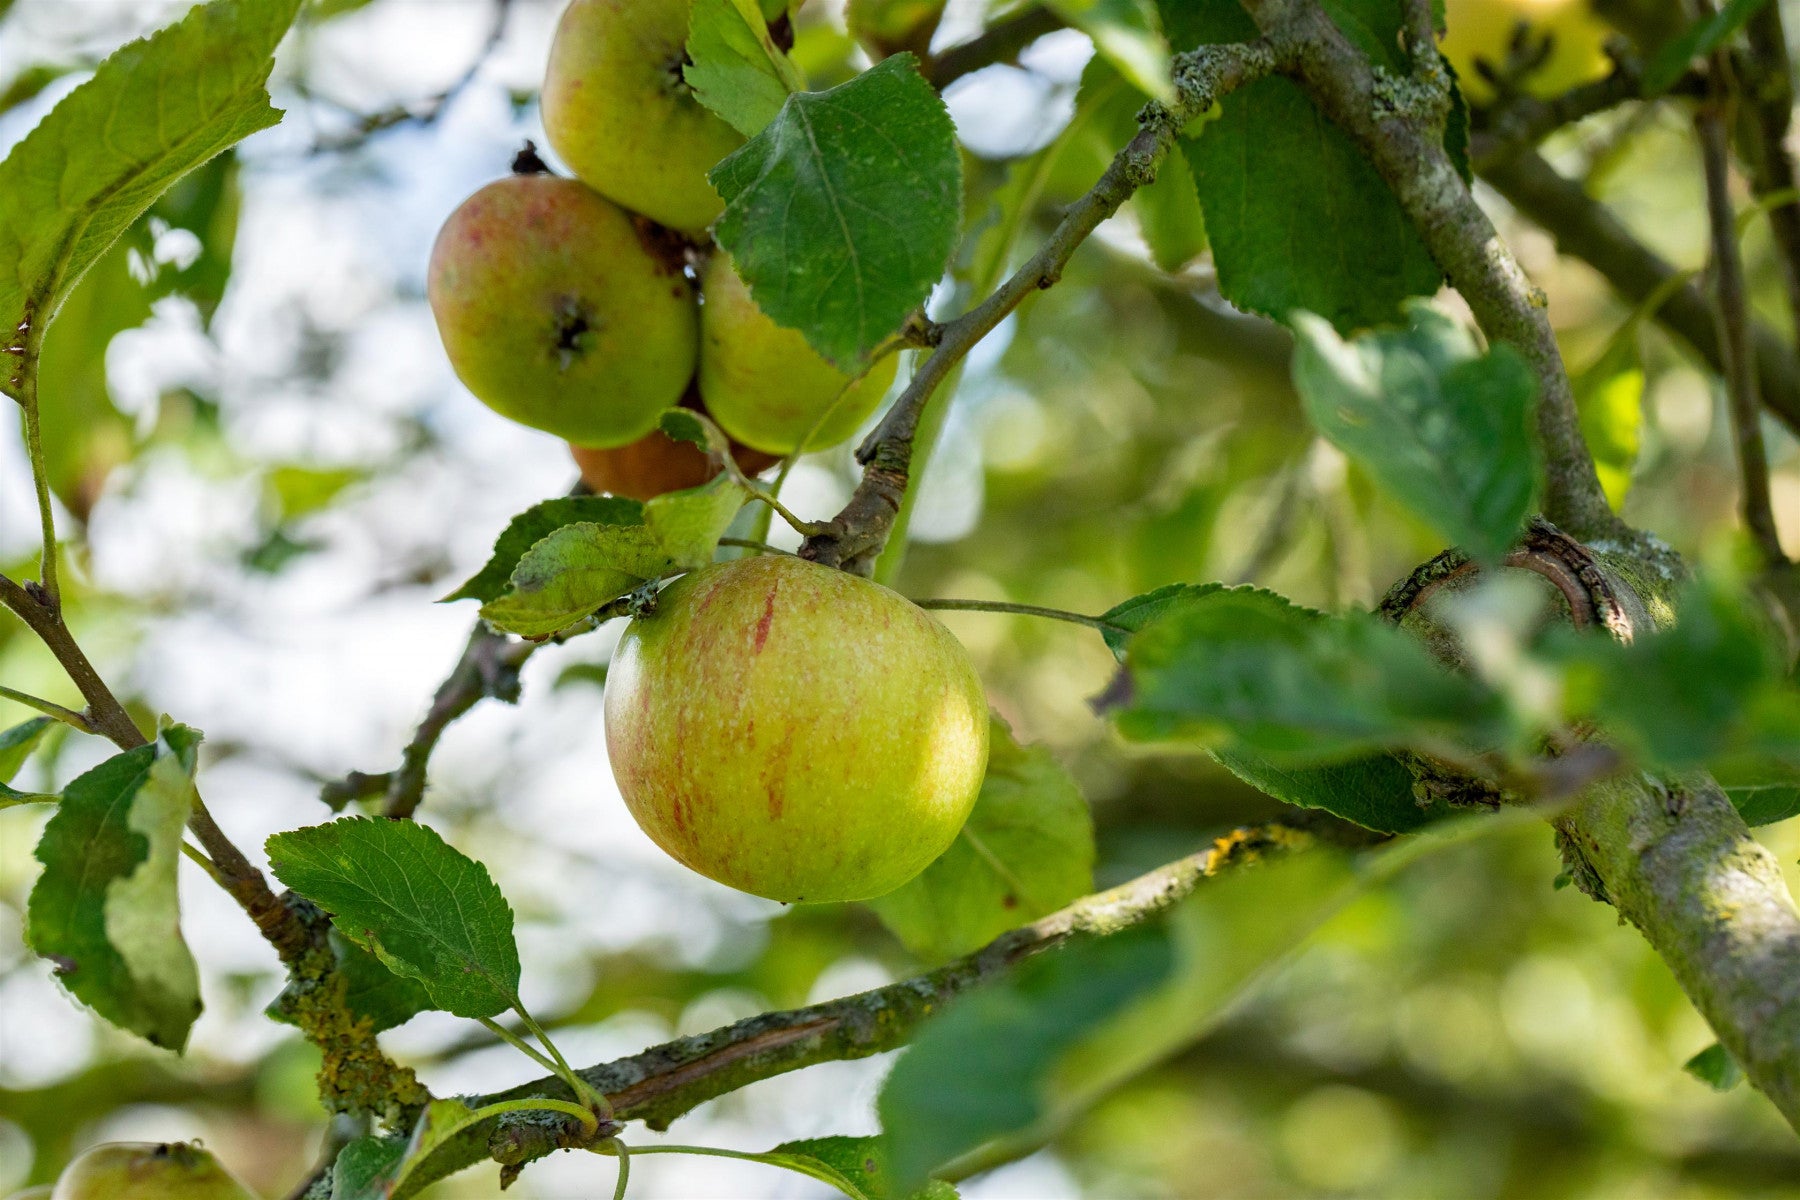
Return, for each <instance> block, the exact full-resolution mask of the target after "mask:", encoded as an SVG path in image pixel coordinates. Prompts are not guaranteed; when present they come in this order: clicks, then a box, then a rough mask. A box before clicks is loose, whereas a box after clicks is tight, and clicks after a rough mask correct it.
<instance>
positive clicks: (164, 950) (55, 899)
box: [26, 725, 200, 1051]
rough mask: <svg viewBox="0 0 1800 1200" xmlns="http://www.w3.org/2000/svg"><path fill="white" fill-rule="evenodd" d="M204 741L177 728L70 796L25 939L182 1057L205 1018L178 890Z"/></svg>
mask: <svg viewBox="0 0 1800 1200" xmlns="http://www.w3.org/2000/svg"><path fill="white" fill-rule="evenodd" d="M199 743H200V735H199V734H198V733H196V732H194V731H193V730H191V729H188V728H187V727H186V726H182V725H172V726H170V727H169V728H167V729H165V730H164V731H163V732H162V734H161V735H160V736H159V737H158V738H157V740H156V741H155V742H152V743H151V744H149V745H147V746H142V747H139V748H138V749H136V750H128V751H126V752H124V753H122V754H117V755H114V756H113V757H112V758H109V759H107V760H106V761H105V762H103V763H101V764H100V765H99V766H97V767H95V768H93V769H92V770H91V771H88V772H87V773H86V774H83V775H81V776H79V777H78V778H76V779H75V780H73V781H72V782H71V783H70V784H69V785H68V787H66V788H64V789H63V793H62V803H61V804H59V805H58V806H57V809H56V812H55V814H54V815H52V816H51V818H50V821H49V824H47V825H46V826H45V827H44V834H43V837H42V838H41V839H40V840H39V841H38V846H37V853H36V858H37V860H38V862H40V863H42V864H43V867H44V871H43V874H42V875H40V876H39V877H38V881H37V884H36V886H34V887H33V888H32V889H31V901H30V905H29V907H28V910H27V914H26V940H27V941H28V942H29V943H30V945H31V948H32V949H33V950H34V951H36V952H37V953H38V954H39V955H41V956H42V957H44V958H47V959H49V960H50V961H51V962H53V963H55V964H56V968H57V973H58V975H59V976H60V977H61V979H62V981H63V984H64V986H66V987H67V988H68V989H69V991H70V992H72V993H74V995H75V997H76V998H77V999H79V1000H80V1001H82V1003H84V1004H86V1005H88V1007H90V1008H92V1009H93V1010H94V1011H95V1012H97V1013H99V1014H100V1015H101V1016H102V1017H105V1018H106V1019H107V1020H108V1021H111V1022H112V1023H113V1024H114V1025H117V1026H119V1027H120V1028H121V1029H125V1030H129V1031H130V1032H132V1033H135V1034H137V1035H139V1036H140V1037H142V1038H144V1039H145V1040H146V1041H148V1042H150V1043H151V1044H152V1045H156V1046H162V1047H164V1048H166V1049H170V1050H176V1051H179V1050H181V1049H182V1047H183V1046H185V1045H186V1044H187V1036H188V1030H189V1029H190V1028H191V1027H192V1026H193V1023H194V1019H195V1018H196V1017H198V1016H199V1015H200V983H199V975H198V972H197V970H196V968H195V966H194V959H193V956H192V955H191V954H190V953H189V952H188V947H187V943H186V942H185V941H184V940H183V939H182V936H181V909H180V903H179V901H178V899H177V896H176V881H175V875H176V866H177V864H178V862H179V860H180V858H181V836H182V830H183V829H184V828H185V827H186V825H187V819H188V816H189V814H190V813H191V812H192V811H193V805H194V799H195V795H194V759H195V754H196V751H197V750H198V747H199Z"/></svg>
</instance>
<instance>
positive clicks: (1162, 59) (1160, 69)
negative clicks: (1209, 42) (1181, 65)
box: [1046, 0, 1175, 103]
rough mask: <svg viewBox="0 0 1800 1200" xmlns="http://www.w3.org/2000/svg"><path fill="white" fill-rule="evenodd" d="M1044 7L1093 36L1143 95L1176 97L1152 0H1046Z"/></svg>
mask: <svg viewBox="0 0 1800 1200" xmlns="http://www.w3.org/2000/svg"><path fill="white" fill-rule="evenodd" d="M1046 7H1047V8H1050V9H1053V10H1054V11H1055V12H1056V14H1057V15H1058V16H1060V17H1061V18H1062V19H1063V20H1065V21H1067V22H1068V23H1069V24H1071V25H1073V26H1074V27H1075V28H1077V29H1079V30H1081V31H1082V32H1083V33H1085V34H1087V35H1088V36H1089V37H1090V38H1092V39H1093V40H1094V49H1095V50H1096V51H1097V52H1098V53H1099V55H1100V57H1101V58H1103V59H1105V60H1106V61H1107V62H1108V63H1109V64H1111V65H1112V66H1113V67H1114V68H1115V69H1116V70H1118V71H1119V72H1120V73H1121V74H1122V75H1124V76H1125V78H1127V79H1129V80H1130V81H1131V82H1132V84H1133V85H1134V86H1136V87H1137V89H1138V90H1139V91H1141V92H1143V93H1144V94H1145V95H1146V96H1149V97H1151V98H1152V99H1155V100H1161V101H1163V102H1164V103H1167V102H1169V101H1171V100H1173V99H1174V98H1175V84H1174V81H1173V80H1172V79H1171V78H1170V73H1169V41H1168V39H1167V38H1165V37H1164V36H1163V31H1162V21H1161V19H1160V18H1159V17H1158V16H1157V12H1156V4H1155V2H1154V0H1047V3H1046Z"/></svg>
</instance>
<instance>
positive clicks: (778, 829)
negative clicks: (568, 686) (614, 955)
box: [606, 555, 988, 902]
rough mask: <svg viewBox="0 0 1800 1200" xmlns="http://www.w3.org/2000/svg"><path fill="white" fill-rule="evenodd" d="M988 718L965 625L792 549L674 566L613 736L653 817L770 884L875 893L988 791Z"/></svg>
mask: <svg viewBox="0 0 1800 1200" xmlns="http://www.w3.org/2000/svg"><path fill="white" fill-rule="evenodd" d="M987 736H988V715H987V701H986V698H985V696H984V695H983V692H982V688H981V681H980V679H979V678H978V677H977V676H976V674H975V667H974V664H973V663H972V662H970V660H969V656H968V653H967V652H966V651H965V650H964V649H963V648H962V645H961V643H959V642H958V641H957V640H956V639H955V638H954V637H953V636H952V635H951V634H950V631H949V630H947V629H945V628H944V627H943V625H941V624H939V623H938V621H937V620H936V619H934V618H933V617H932V616H931V615H930V614H929V613H927V612H925V610H923V609H921V608H919V607H918V606H916V605H914V604H913V603H912V602H910V601H908V600H907V599H906V598H905V597H903V596H901V595H899V594H897V593H895V592H892V591H889V590H888V589H887V588H884V587H882V586H881V585H880V584H876V583H871V582H869V581H868V580H866V579H861V578H858V577H857V576H854V575H850V574H847V573H846V572H843V571H835V570H831V569H828V568H826V567H821V566H818V565H816V564H814V563H810V562H806V561H803V560H801V559H798V558H791V557H788V556H786V555H767V556H762V557H757V558H747V559H741V560H739V561H737V562H729V563H720V564H717V565H714V566H710V567H706V568H703V569H701V570H699V571H696V572H694V573H693V574H691V575H687V576H684V577H683V578H681V579H679V580H677V581H676V582H675V583H674V584H672V585H670V587H669V588H668V589H667V590H665V591H664V592H663V594H662V597H661V599H660V601H659V602H658V604H657V608H656V611H655V612H654V613H653V614H651V615H649V616H647V617H644V618H642V619H639V620H636V621H633V622H632V623H631V626H630V628H628V629H627V630H626V631H625V636H624V638H623V639H622V640H621V641H620V642H619V648H618V650H617V652H616V653H615V654H614V655H613V660H612V666H611V668H610V669H609V671H608V673H607V680H606V745H607V750H608V752H609V754H610V756H611V759H612V767H613V773H614V775H615V776H616V778H617V779H618V783H619V791H620V792H621V793H622V794H623V795H624V797H625V803H626V804H627V805H628V806H629V807H630V809H631V813H632V815H633V816H634V817H636V818H637V821H638V824H639V825H641V826H642V827H643V829H644V832H646V833H648V834H649V835H650V837H651V838H652V839H653V840H654V841H655V842H656V844H657V845H659V846H661V847H662V848H663V849H664V850H666V851H668V852H669V853H670V854H671V855H673V856H674V857H675V858H676V859H678V860H680V861H681V862H683V863H685V864H687V865H688V866H689V867H692V868H693V869H694V870H696V871H698V872H700V873H701V874H702V875H706V876H709V877H711V878H713V879H716V880H718V881H719V882H720V883H725V884H729V885H730V886H732V887H735V888H738V889H740V890H742V891H746V892H753V893H755V894H756V895H759V896H767V897H768V898H770V899H772V900H782V901H788V902H798V901H802V900H809V901H826V900H866V899H869V898H871V897H874V896H879V895H881V894H883V893H885V892H889V891H892V890H893V889H894V888H897V887H899V886H900V885H901V884H903V883H905V882H906V881H907V880H909V879H911V878H912V877H913V876H914V875H917V874H918V873H919V872H920V871H922V870H924V869H925V867H926V866H927V865H928V864H929V863H930V862H931V860H932V859H934V858H936V857H937V856H938V855H939V854H940V853H942V852H943V851H944V849H945V848H947V847H948V846H949V845H950V843H951V842H952V841H953V840H954V839H955V837H956V834H957V831H958V830H959V829H961V828H962V825H963V821H964V820H965V819H966V818H967V817H968V815H969V809H970V808H971V807H972V806H973V805H974V803H975V796H976V793H977V792H979V791H980V789H981V778H982V773H983V770H984V769H985V767H986V765H987Z"/></svg>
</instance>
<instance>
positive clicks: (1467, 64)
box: [1443, 0, 1612, 104]
mask: <svg viewBox="0 0 1800 1200" xmlns="http://www.w3.org/2000/svg"><path fill="white" fill-rule="evenodd" d="M1521 25H1523V26H1524V27H1525V28H1526V30H1527V35H1526V36H1527V37H1528V39H1531V41H1532V43H1533V44H1535V43H1536V42H1537V41H1539V40H1541V39H1543V38H1546V37H1547V38H1549V39H1550V53H1549V55H1548V57H1547V58H1546V59H1545V60H1544V63H1543V65H1542V66H1540V67H1539V68H1538V69H1537V70H1535V71H1533V72H1532V73H1531V74H1530V75H1529V76H1527V77H1526V79H1525V80H1524V86H1525V90H1526V91H1528V92H1530V93H1531V94H1532V95H1534V96H1538V97H1540V98H1543V99H1549V98H1550V97H1553V96H1557V95H1560V94H1562V93H1563V92H1566V91H1568V90H1569V89H1570V88H1572V87H1575V86H1577V85H1579V84H1583V83H1589V82H1592V81H1593V80H1596V79H1599V78H1601V77H1602V76H1604V75H1605V74H1606V73H1607V72H1608V71H1609V70H1611V66H1612V60H1611V59H1609V58H1608V57H1607V55H1606V39H1607V37H1608V36H1609V35H1610V34H1611V33H1612V29H1611V28H1610V27H1609V26H1608V25H1607V24H1606V23H1605V22H1604V21H1602V20H1601V19H1600V18H1599V17H1597V16H1595V15H1594V11H1593V8H1592V6H1591V5H1590V4H1589V2H1588V0H1446V4H1445V11H1444V28H1445V31H1446V32H1445V35H1444V41H1443V50H1444V57H1446V58H1448V59H1449V60H1450V65H1451V66H1453V67H1455V68H1456V74H1457V78H1458V81H1459V82H1460V83H1461V84H1462V89H1463V91H1464V92H1465V93H1466V94H1467V95H1468V97H1469V99H1470V100H1472V101H1474V102H1475V103H1477V104H1486V103H1488V102H1489V101H1491V100H1492V99H1493V98H1494V89H1493V88H1492V87H1490V86H1488V83H1487V81H1486V80H1484V79H1483V78H1482V77H1481V75H1480V73H1479V72H1478V71H1477V70H1476V69H1475V63H1476V60H1478V59H1485V60H1486V61H1487V62H1489V63H1491V64H1493V65H1494V66H1496V67H1502V66H1504V65H1505V64H1506V60H1507V54H1508V48H1509V47H1510V45H1511V43H1512V39H1513V37H1514V34H1515V32H1516V31H1517V30H1518V28H1519V27H1520V26H1521Z"/></svg>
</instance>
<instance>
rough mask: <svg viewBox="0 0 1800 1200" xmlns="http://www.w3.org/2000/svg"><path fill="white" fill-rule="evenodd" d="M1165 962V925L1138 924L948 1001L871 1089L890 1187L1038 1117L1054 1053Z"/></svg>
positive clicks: (1161, 975)
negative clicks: (881, 1081)
mask: <svg viewBox="0 0 1800 1200" xmlns="http://www.w3.org/2000/svg"><path fill="white" fill-rule="evenodd" d="M1174 968H1175V956H1174V951H1173V948H1172V947H1171V945H1170V943H1169V938H1168V935H1167V933H1166V931H1165V930H1164V929H1163V928H1162V926H1161V925H1149V926H1142V927H1139V928H1137V929H1132V930H1127V931H1126V932H1124V933H1121V934H1118V935H1116V936H1114V937H1110V938H1104V939H1100V940H1095V941H1083V942H1078V943H1076V944H1074V945H1072V946H1070V947H1068V948H1067V949H1065V950H1061V951H1052V952H1050V953H1048V954H1044V955H1042V956H1040V957H1038V958H1034V959H1030V960H1028V961H1027V962H1026V963H1025V964H1024V965H1023V966H1022V967H1020V968H1019V969H1018V970H1017V971H1015V972H1014V973H1012V974H1011V975H1009V976H1007V977H1006V978H1005V979H1002V980H1000V981H998V982H996V983H993V984H990V985H988V986H986V987H983V988H981V989H980V990H979V991H976V992H973V993H970V994H969V995H966V996H963V997H962V998H960V999H959V1000H957V1001H956V1002H955V1003H954V1004H952V1005H950V1006H949V1007H948V1008H947V1009H946V1010H945V1012H944V1014H943V1015H942V1016H940V1017H938V1018H937V1019H936V1020H934V1021H932V1022H931V1023H929V1024H927V1025H926V1026H925V1027H924V1028H923V1029H922V1030H921V1031H920V1032H919V1035H918V1036H917V1037H916V1038H914V1039H913V1044H912V1048H911V1049H910V1050H908V1051H907V1052H906V1054H905V1055H904V1056H903V1057H902V1058H901V1059H900V1061H899V1062H897V1063H896V1064H894V1069H893V1071H892V1072H891V1073H889V1075H888V1078H887V1082H886V1083H885V1084H884V1085H883V1086H882V1089H881V1095H880V1099H879V1101H878V1109H879V1112H880V1114H881V1127H882V1130H883V1132H884V1133H885V1134H886V1136H887V1140H888V1147H889V1153H890V1155H891V1160H892V1170H893V1179H894V1184H895V1186H896V1188H897V1189H898V1190H902V1191H904V1190H907V1189H910V1188H917V1187H920V1186H922V1185H923V1184H924V1182H925V1181H926V1179H927V1178H928V1177H929V1175H930V1173H931V1172H932V1171H933V1170H935V1169H937V1168H939V1167H941V1166H943V1165H944V1164H946V1163H948V1162H949V1161H951V1160H952V1159H954V1158H956V1157H957V1156H958V1155H959V1154H963V1153H966V1152H968V1151H970V1150H973V1149H975V1148H976V1147H977V1146H980V1145H981V1144H982V1143H984V1142H986V1141H988V1140H989V1139H991V1138H996V1137H999V1136H1001V1135H1003V1134H1010V1133H1015V1132H1017V1131H1020V1130H1024V1129H1028V1128H1030V1127H1032V1126H1033V1125H1035V1124H1037V1123H1038V1122H1039V1121H1040V1120H1041V1119H1042V1118H1043V1117H1044V1116H1045V1115H1046V1113H1047V1112H1048V1110H1049V1108H1050V1104H1051V1098H1050V1097H1048V1096H1046V1095H1045V1094H1044V1093H1045V1092H1046V1090H1047V1089H1046V1087H1045V1083H1046V1080H1047V1078H1048V1077H1049V1076H1050V1075H1051V1074H1052V1073H1053V1071H1054V1070H1055V1067H1056V1064H1057V1062H1058V1060H1059V1059H1061V1057H1062V1056H1063V1055H1064V1054H1066V1053H1068V1052H1069V1051H1070V1050H1072V1049H1073V1048H1074V1046H1075V1045H1076V1043H1078V1042H1079V1041H1080V1039H1081V1038H1082V1037H1083V1036H1084V1035H1085V1034H1087V1033H1088V1032H1089V1031H1090V1030H1091V1029H1092V1028H1093V1027H1095V1026H1096V1025H1099V1024H1100V1023H1101V1022H1103V1021H1105V1020H1106V1019H1107V1018H1108V1017H1112V1016H1114V1015H1116V1014H1117V1013H1119V1012H1120V1011H1122V1010H1123V1009H1124V1008H1125V1007H1126V1006H1127V1005H1129V1004H1130V1003H1131V1002H1132V1001H1134V1000H1136V999H1137V998H1139V997H1140V996H1142V995H1143V994H1145V993H1146V992H1149V991H1150V990H1151V989H1153V988H1155V987H1156V986H1158V985H1159V984H1161V983H1163V982H1164V981H1166V980H1167V979H1168V978H1169V976H1170V974H1171V973H1172V972H1173V970H1174Z"/></svg>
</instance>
